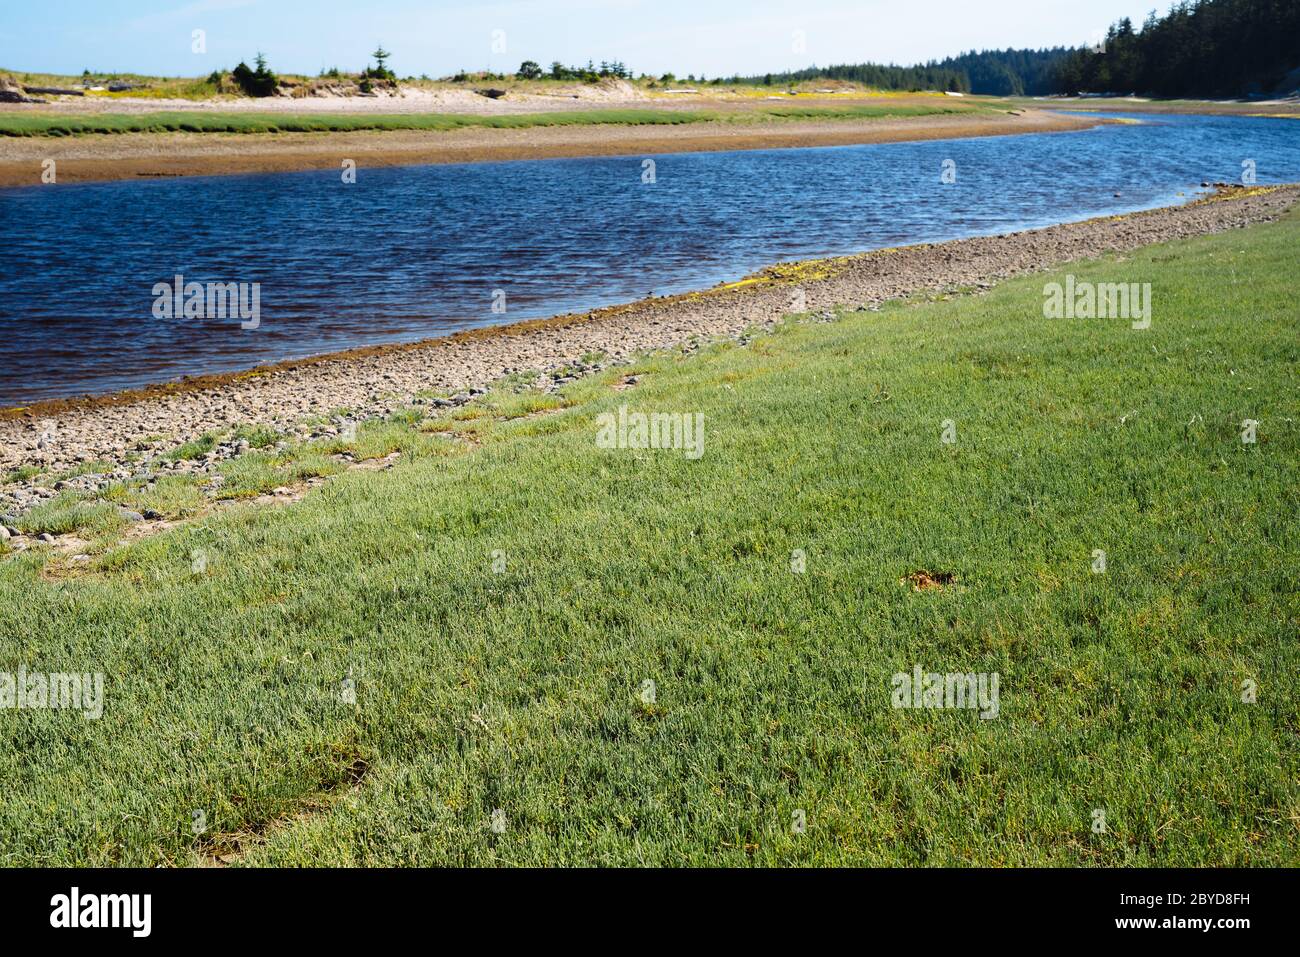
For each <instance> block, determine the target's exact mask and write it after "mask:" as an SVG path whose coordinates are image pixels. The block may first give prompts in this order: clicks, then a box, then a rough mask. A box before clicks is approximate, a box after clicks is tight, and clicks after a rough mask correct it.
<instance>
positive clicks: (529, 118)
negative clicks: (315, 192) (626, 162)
mask: <svg viewBox="0 0 1300 957" xmlns="http://www.w3.org/2000/svg"><path fill="white" fill-rule="evenodd" d="M980 109H982V107H977V106H966V105H961V106H954V105H949V104H944V105H936V106H933V107H930V106H915V105H906V106H904V105H899V104H895V103H889V102H883V103H861V104H845V105H844V106H840V107H825V108H819V107H811V106H794V105H791V106H780V107H772V108H761V109H755V110H751V111H746V112H743V113H728V112H722V111H717V110H692V111H689V112H686V111H667V110H652V109H638V110H574V111H572V112H564V113H521V114H513V115H507V116H471V115H464V114H452V113H402V114H382V113H372V114H338V113H333V114H319V113H311V114H267V113H199V112H195V113H141V114H100V115H84V116H70V115H69V116H64V115H55V114H41V113H3V114H0V136H74V135H78V134H83V133H170V132H186V133H324V132H338V131H353V130H454V129H462V128H465V127H494V128H502V129H523V128H527V127H534V126H591V125H616V126H647V125H670V126H675V125H681V124H684V123H704V122H732V123H749V122H762V121H763V120H773V119H788V118H803V119H810V118H811V119H817V118H821V119H888V118H896V117H904V116H928V115H933V114H939V113H968V112H974V111H978V110H980Z"/></svg>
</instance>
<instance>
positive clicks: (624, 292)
mask: <svg viewBox="0 0 1300 957" xmlns="http://www.w3.org/2000/svg"><path fill="white" fill-rule="evenodd" d="M946 159H952V160H953V161H955V163H956V171H957V182H956V183H955V184H953V185H942V184H940V182H939V176H940V170H941V165H942V163H943V161H944V160H946ZM1245 159H1253V160H1254V161H1255V163H1256V169H1257V175H1258V179H1259V182H1261V183H1270V182H1287V181H1297V180H1300V121H1296V120H1283V119H1263V118H1258V119H1257V118H1241V117H1202V116H1169V117H1144V118H1143V123H1142V125H1138V126H1132V125H1124V126H1109V127H1102V128H1099V129H1096V130H1091V131H1087V132H1081V133H1056V134H1036V135H1027V136H1015V137H989V138H983V139H964V140H948V141H932V142H924V143H895V144H882V145H874V146H847V147H826V148H816V149H787V150H764V151H756V152H737V153H696V154H679V155H669V156H656V157H654V160H655V163H656V164H657V168H656V170H655V173H656V180H657V181H656V182H655V183H654V184H653V185H646V184H643V183H642V170H643V167H642V157H612V158H598V159H560V160H536V161H524V162H510V163H486V164H471V165H454V166H423V167H407V168H393V169H374V170H370V169H365V168H364V167H363V168H362V169H361V170H360V171H359V175H358V181H357V183H356V184H355V185H351V186H345V185H343V184H342V183H341V181H340V175H339V173H337V172H328V173H322V172H303V173H278V174H267V175H251V176H227V177H202V178H190V179H172V180H149V181H138V182H117V183H102V184H86V185H67V186H57V187H55V186H35V187H25V188H21V189H9V190H0V250H3V264H2V265H0V370H3V372H2V374H0V406H8V405H15V404H21V403H24V402H30V401H33V400H37V399H43V398H54V397H63V396H69V395H76V394H82V393H103V392H108V391H112V390H116V389H122V388H127V387H132V386H139V385H144V384H147V383H151V382H160V381H165V380H167V379H171V378H175V377H178V376H181V375H186V374H197V373H209V372H222V371H231V370H236V369H242V368H248V367H251V366H254V365H257V364H259V363H263V362H272V361H277V360H281V359H288V358H297V357H302V356H307V355H312V354H318V353H322V352H329V351H333V350H337V349H343V348H348V347H352V346H359V345H367V344H375V343H383V342H394V341H410V340H415V339H421V338H425V337H429V336H436V335H443V334H446V333H448V332H452V331H455V330H458V329H465V328H469V327H474V326H483V325H490V324H494V323H499V322H515V321H518V320H521V319H527V318H533V317H538V316H548V315H553V314H556V313H562V312H571V311H582V310H585V309H590V308H593V307H596V306H600V305H608V304H612V303H619V302H626V301H629V300H634V299H639V298H642V297H643V296H645V295H646V294H647V293H651V292H653V293H655V294H667V293H674V292H682V291H685V290H689V289H698V288H702V287H706V286H710V285H713V284H714V283H716V282H718V281H720V280H730V279H736V278H739V277H740V276H741V275H743V274H745V273H747V272H751V271H753V270H754V269H757V268H759V267H761V266H764V265H767V264H769V263H773V262H778V261H782V260H792V259H804V258H809V257H816V256H828V255H836V254H844V253H850V252H858V251H862V250H866V249H873V248H879V247H884V246H896V245H901V244H905V243H915V242H931V241H940V240H946V239H954V238H959V237H963V236H972V235H979V234H989V233H999V232H1005V231H1009V230H1014V229H1023V228H1030V227H1034V226H1044V225H1048V224H1051V223H1057V222H1064V221H1069V220H1078V219H1086V218H1088V217H1092V216H1098V215H1103V214H1110V213H1116V212H1125V211H1130V210H1135V209H1143V208H1150V207H1152V206H1160V205H1166V204H1170V203H1175V202H1179V201H1181V200H1180V196H1179V194H1180V193H1182V194H1185V195H1184V197H1183V198H1192V197H1193V196H1194V195H1195V193H1196V191H1197V188H1198V187H1199V185H1200V183H1201V182H1202V181H1203V180H1210V181H1216V180H1224V181H1239V180H1240V177H1241V175H1242V161H1243V160H1245ZM1116 192H1118V193H1120V194H1121V195H1120V197H1119V198H1116V197H1115V195H1114V194H1115V193H1116ZM177 273H180V274H182V275H184V277H185V279H186V281H198V282H203V283H207V282H246V283H254V282H256V283H260V284H261V325H260V327H259V328H257V329H255V330H254V329H249V330H244V329H241V328H240V323H239V320H238V319H237V318H231V319H225V320H219V319H210V320H209V319H188V320H187V319H157V318H155V317H154V315H153V304H154V295H153V287H154V284H155V283H159V282H171V281H172V279H173V276H174V275H175V274H177ZM496 290H503V291H504V293H505V297H506V298H505V304H506V312H505V313H504V314H500V313H494V312H493V308H492V307H493V294H494V292H495V291H496Z"/></svg>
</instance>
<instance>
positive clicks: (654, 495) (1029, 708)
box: [0, 215, 1300, 866]
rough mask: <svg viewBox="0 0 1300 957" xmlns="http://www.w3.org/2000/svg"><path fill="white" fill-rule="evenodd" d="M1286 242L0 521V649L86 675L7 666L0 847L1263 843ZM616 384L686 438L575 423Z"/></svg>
mask: <svg viewBox="0 0 1300 957" xmlns="http://www.w3.org/2000/svg"><path fill="white" fill-rule="evenodd" d="M1297 250H1300V218H1297V217H1296V216H1295V215H1292V216H1291V217H1290V218H1288V219H1287V220H1285V221H1283V222H1280V223H1275V224H1271V225H1267V226H1263V227H1256V228H1253V229H1251V230H1249V231H1242V232H1232V233H1226V234H1221V235H1218V236H1213V237H1207V238H1203V239H1198V240H1194V241H1189V242H1183V243H1178V244H1173V245H1168V246H1160V247H1151V248H1149V249H1146V250H1143V251H1141V252H1139V253H1136V254H1133V255H1131V256H1125V257H1123V258H1117V259H1108V260H1104V261H1099V262H1094V263H1088V264H1078V265H1075V266H1073V267H1071V268H1070V269H1069V270H1060V271H1058V272H1056V273H1053V274H1049V275H1044V276H1041V277H1029V278H1025V279H1020V280H1015V281H1011V282H1007V283H1005V284H1004V285H1002V286H1000V287H998V288H996V289H994V290H993V291H992V292H990V293H987V294H983V295H956V296H954V297H952V298H951V299H946V300H943V301H930V302H909V303H896V304H891V305H889V306H886V307H885V308H883V309H881V310H880V311H879V312H862V313H847V314H844V315H843V316H841V317H840V318H839V321H837V322H835V323H811V322H799V321H794V322H790V323H788V324H786V325H785V326H783V327H781V328H780V329H778V330H777V331H776V332H775V333H773V334H770V335H761V336H758V337H756V338H754V339H753V340H752V341H750V342H749V344H748V345H745V346H740V345H736V344H726V345H718V346H714V347H710V348H708V349H707V350H705V351H704V353H703V354H701V355H696V356H692V357H687V358H683V357H681V356H678V355H668V354H665V355H657V356H651V357H647V358H646V359H645V360H643V361H641V362H640V363H639V364H638V365H637V367H636V368H635V369H633V370H632V371H635V372H637V373H639V374H640V376H641V378H640V381H639V382H638V383H637V384H636V385H635V386H634V387H632V388H630V389H626V390H623V391H615V390H614V389H613V388H612V386H613V385H614V384H615V382H616V380H618V379H619V377H620V376H621V375H622V372H621V371H619V372H610V373H608V374H606V375H604V376H603V377H601V378H596V379H589V380H581V381H578V382H575V383H573V384H571V385H570V386H569V387H568V389H567V392H566V393H565V395H564V397H563V398H562V399H561V400H554V399H546V398H541V397H536V396H531V395H528V394H523V395H518V394H515V393H514V391H513V390H512V389H511V388H510V387H509V386H507V387H503V388H501V389H498V390H495V391H493V392H492V393H491V394H490V395H489V396H487V397H486V398H485V399H483V400H482V401H480V402H478V403H476V404H474V405H472V406H469V407H466V408H464V409H461V410H458V411H455V412H451V413H444V414H441V415H440V416H439V417H436V418H426V417H423V416H422V415H421V414H420V413H413V414H412V415H410V416H407V417H399V418H398V419H396V420H394V421H393V422H390V423H387V424H383V425H376V426H374V427H371V428H368V429H363V430H362V431H361V433H360V434H359V435H358V436H357V439H356V442H355V443H352V445H353V446H354V447H355V449H356V451H357V453H358V454H359V455H363V456H374V455H382V454H386V453H388V452H391V451H394V450H401V451H403V453H404V454H403V456H402V457H401V459H400V460H399V463H398V464H397V465H396V466H395V467H394V468H392V469H391V470H388V471H382V472H364V471H352V472H348V473H345V474H338V475H335V476H334V477H332V478H330V479H329V480H328V482H327V483H326V484H324V485H322V486H321V487H318V488H316V489H314V490H312V491H311V492H310V493H308V494H307V495H306V497H305V498H303V499H302V500H301V501H298V502H295V503H293V504H291V505H287V506H283V507H273V508H267V507H261V506H257V505H254V504H248V505H242V506H235V507H232V508H227V509H224V510H221V511H216V512H211V513H207V514H206V515H204V514H202V513H197V514H196V515H195V516H194V517H193V518H191V520H190V521H188V522H186V523H184V524H182V525H179V526H178V527H176V528H174V529H172V530H170V531H168V532H165V533H163V534H160V535H157V536H153V537H149V538H145V539H143V540H140V541H135V542H127V543H123V544H116V545H115V544H113V539H112V534H113V529H112V528H111V527H110V526H109V525H101V526H99V527H94V528H91V529H90V530H88V531H87V535H88V536H90V535H92V534H97V535H103V536H104V538H103V539H102V541H101V542H100V544H99V545H98V546H97V547H96V548H95V549H94V553H95V554H94V559H93V561H92V562H90V563H89V565H88V567H80V568H72V567H70V566H69V565H68V564H67V562H66V561H64V560H63V559H60V558H58V557H56V556H53V555H46V554H41V553H40V552H39V551H35V550H34V551H32V552H28V553H25V554H24V555H21V556H11V557H10V558H9V559H7V560H5V561H4V562H2V563H0V672H6V671H8V672H14V671H17V669H18V668H19V667H25V668H26V669H27V670H29V671H35V672H72V671H77V672H95V671H100V672H103V673H104V674H105V689H104V709H103V717H102V718H101V719H99V720H85V719H83V718H82V717H81V716H80V715H78V714H75V713H70V712H66V711H49V710H47V711H35V710H23V711H18V710H7V711H6V710H0V780H3V781H4V782H5V786H4V789H3V791H0V861H2V862H3V863H5V864H10V865H14V864H31V863H44V864H155V863H173V864H189V863H197V862H201V861H203V860H210V859H213V858H216V857H222V858H225V859H226V861H227V862H228V863H244V864H254V865H256V864H565V863H569V864H572V863H602V864H630V865H635V864H747V863H758V864H830V863H854V864H967V863H970V864H993V865H1003V864H1011V865H1019V864H1051V865H1079V864H1084V865H1087V864H1108V865H1139V864H1144V865H1149V864H1159V865H1204V864H1253V865H1266V864H1267V865H1278V864H1289V865H1293V866H1294V865H1296V864H1297V863H1300V853H1298V852H1297V847H1300V840H1298V837H1300V783H1298V782H1300V749H1298V746H1297V740H1298V739H1297V734H1298V732H1300V699H1298V698H1297V695H1296V688H1297V687H1300V647H1298V646H1297V642H1296V634H1297V624H1298V621H1300V598H1298V596H1297V589H1296V587H1295V583H1296V580H1297V572H1300V567H1298V566H1300V560H1298V556H1300V526H1298V525H1297V523H1296V520H1295V515H1296V510H1297V505H1298V504H1300V502H1298V501H1297V499H1298V498H1300V496H1298V494H1297V489H1298V488H1300V484H1298V483H1297V481H1296V478H1297V463H1300V435H1298V433H1297V422H1298V421H1300V398H1298V396H1300V391H1298V390H1297V388H1296V386H1297V381H1296V380H1297V370H1298V369H1300V364H1298V361H1300V338H1298V337H1297V335H1296V332H1297V329H1296V325H1297V318H1296V312H1295V278H1294V277H1295V276H1296V275H1297V274H1300V253H1298V252H1297ZM1067 271H1068V272H1071V273H1073V274H1074V275H1075V276H1076V279H1077V280H1079V281H1092V282H1138V283H1151V286H1152V303H1153V308H1152V313H1151V319H1152V321H1151V327H1150V328H1149V329H1146V330H1135V329H1133V328H1131V323H1130V322H1128V321H1126V320H1122V319H1076V320H1064V319H1061V320H1051V319H1046V318H1044V317H1043V302H1044V283H1045V282H1047V281H1061V282H1063V281H1064V273H1065V272H1067ZM619 406H627V407H628V408H629V410H632V411H643V412H683V413H700V414H702V415H703V416H704V423H705V439H704V446H703V454H702V455H701V456H700V457H699V458H698V459H693V458H690V457H688V456H687V455H685V454H683V453H682V452H681V451H674V450H671V449H643V450H629V449H622V450H609V449H602V448H599V447H597V443H596V441H595V439H596V435H597V424H598V421H597V417H598V416H599V415H600V414H601V413H606V412H615V411H616V410H617V409H618V407H619ZM1247 419H1250V420H1255V421H1257V422H1258V423H1259V424H1258V426H1257V432H1256V439H1257V441H1255V442H1254V443H1246V442H1243V440H1242V432H1243V426H1242V423H1243V421H1245V420H1247ZM945 430H947V431H948V433H949V435H950V436H952V437H954V438H955V441H954V442H952V443H945V442H944V441H943V437H944V433H945ZM339 447H340V444H339V443H338V442H337V441H334V442H333V443H332V444H331V445H330V446H328V447H322V446H319V445H318V446H314V447H305V448H300V449H289V450H284V451H281V452H276V451H275V450H274V449H271V448H267V449H266V450H265V451H263V452H260V453H257V454H255V455H253V456H250V457H249V459H248V460H247V461H242V460H241V464H239V466H238V468H239V469H242V470H244V471H243V472H242V473H241V474H237V475H232V483H233V484H232V488H233V489H234V490H235V492H234V493H233V494H250V495H251V494H255V493H256V492H258V491H263V490H265V489H266V487H267V486H269V485H270V484H272V483H276V482H280V483H283V482H291V481H293V480H295V478H297V477H301V476H302V475H306V474H319V473H327V472H331V471H336V469H333V468H331V467H330V466H329V463H330V462H331V461H332V460H331V459H330V458H329V453H330V452H332V451H336V450H337V449H338V448H339ZM241 483H242V484H241ZM153 494H155V495H157V494H159V493H158V492H157V491H156V490H155V492H154V493H153ZM166 494H167V495H168V496H171V498H172V504H173V506H174V507H175V508H176V509H177V514H183V513H185V512H186V510H187V508H190V507H193V505H194V503H193V502H187V500H186V498H185V496H184V495H183V494H182V493H181V492H180V491H178V490H177V489H171V490H169V491H167V492H166ZM113 500H114V501H125V502H132V499H131V497H130V490H119V492H117V493H115V494H114V498H113ZM76 505H78V506H80V507H82V508H84V509H89V510H90V511H89V512H87V513H86V515H85V516H83V517H81V518H78V517H74V518H72V519H70V520H69V522H70V527H75V526H76V525H77V523H78V522H80V521H83V520H84V521H86V522H87V523H90V524H92V525H93V523H94V521H95V519H93V518H92V517H90V515H91V512H93V510H94V508H95V506H94V505H93V504H91V503H76ZM59 507H61V508H72V507H74V506H73V505H71V504H68V503H61V504H60V506H59ZM796 550H797V551H798V552H801V553H802V555H803V557H804V561H805V564H804V566H803V571H802V572H799V571H797V570H796V569H797V568H798V567H799V562H798V560H797V558H798V556H797V555H796V554H795V553H796ZM1098 550H1101V551H1104V552H1105V553H1106V567H1105V571H1104V573H1099V572H1098V571H1095V570H1094V569H1095V568H1096V567H1097V560H1096V558H1095V553H1096V551H1098ZM918 583H920V584H924V585H926V586H932V587H921V588H918ZM917 665H920V666H921V667H922V668H923V669H925V670H926V671H934V672H971V673H991V672H997V673H998V674H999V676H1000V702H999V708H998V716H997V717H996V718H993V719H991V720H983V719H981V718H980V717H979V716H978V715H977V714H976V713H974V712H972V711H970V710H939V711H930V710H908V709H901V710H900V709H895V708H894V707H892V705H891V691H892V688H891V679H892V676H893V675H894V674H895V673H899V672H902V673H910V672H911V671H912V669H913V668H914V667H915V666H917ZM651 682H652V683H653V684H652V685H651V684H648V683H651ZM1252 686H1253V687H1254V688H1255V689H1256V690H1255V695H1254V696H1253V697H1254V700H1253V702H1252V701H1249V700H1243V697H1245V698H1250V697H1252V696H1251V695H1249V694H1247V693H1245V691H1244V690H1243V689H1244V688H1249V687H1252ZM1099 811H1100V812H1102V813H1103V814H1104V821H1105V829H1104V830H1101V829H1098V828H1097V822H1098V821H1099V818H1098V814H1097V812H1099ZM497 812H499V813H497ZM801 814H802V818H803V819H805V820H806V828H804V829H803V830H802V833H800V831H799V829H798V828H796V827H794V826H793V825H794V823H795V822H797V821H798V820H799V819H800V815H801ZM196 822H197V823H196ZM494 822H495V826H494ZM200 823H201V824H202V827H199V826H198V824H200Z"/></svg>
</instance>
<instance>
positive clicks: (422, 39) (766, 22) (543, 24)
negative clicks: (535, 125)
mask: <svg viewBox="0 0 1300 957" xmlns="http://www.w3.org/2000/svg"><path fill="white" fill-rule="evenodd" d="M1169 5H1170V4H1169V0H983V2H978V0H800V2H790V0H499V2H493V0H486V2H485V0H39V2H25V0H6V3H5V6H6V9H5V11H4V15H3V18H0V68H6V69H12V70H18V71H40V72H51V73H80V72H81V71H82V70H84V69H91V70H95V71H122V72H126V71H130V72H137V73H146V74H161V75H169V76H170V75H177V76H197V75H199V74H206V73H210V72H211V71H212V70H214V69H216V68H218V67H225V68H229V67H231V66H233V65H234V64H235V63H237V62H238V61H239V60H241V59H246V60H249V61H250V62H251V60H252V58H253V55H254V54H255V53H256V52H257V51H258V50H261V51H263V52H264V53H266V55H267V57H268V59H269V60H270V62H271V66H272V67H273V68H276V69H279V70H282V71H284V72H289V73H308V74H314V73H316V72H317V71H319V70H321V69H322V68H326V67H331V66H338V67H340V68H343V69H345V70H346V69H359V68H360V67H361V66H363V65H364V64H365V62H366V59H367V54H368V53H369V52H370V51H371V50H373V49H374V48H375V45H376V44H377V43H379V42H382V43H383V44H384V46H385V47H387V48H388V49H389V50H391V51H393V58H392V61H391V63H390V65H391V66H392V67H393V69H395V70H396V71H397V72H398V73H399V74H401V75H403V76H406V75H417V76H418V75H419V74H421V73H428V74H429V75H431V76H439V75H445V74H448V73H452V72H454V71H455V70H457V69H461V68H463V69H467V70H478V69H486V68H491V69H494V70H496V71H498V72H503V71H513V70H514V69H516V68H517V67H518V66H519V63H520V62H521V61H522V60H525V59H531V60H536V61H538V62H539V63H541V64H542V65H543V66H545V65H547V64H549V63H550V62H551V61H552V60H562V61H565V62H571V63H579V62H585V61H586V60H588V59H594V60H596V61H597V62H599V61H600V60H603V59H610V60H623V61H624V62H625V63H627V64H628V66H629V67H631V68H632V69H633V70H635V71H637V72H643V71H644V72H646V73H655V74H658V73H662V72H664V71H666V70H673V71H675V72H677V73H678V74H679V75H685V74H687V73H695V74H697V75H699V74H704V75H707V76H710V77H712V76H716V75H719V74H723V75H730V74H732V73H737V72H739V73H743V74H751V73H762V72H766V71H769V70H771V71H777V70H784V69H789V68H799V67H804V66H808V65H810V64H812V63H817V64H821V65H826V64H830V63H857V62H863V61H867V60H872V61H878V62H896V63H914V62H918V61H925V60H928V59H931V58H942V57H944V56H948V55H950V54H956V53H960V52H962V51H964V50H970V49H981V48H985V47H1005V46H1014V47H1024V46H1032V47H1039V46H1055V45H1058V44H1066V45H1075V44H1081V43H1086V42H1088V41H1089V40H1091V39H1092V38H1093V37H1094V35H1095V34H1097V33H1099V32H1100V31H1104V30H1105V28H1106V27H1107V25H1108V24H1109V23H1111V22H1112V21H1113V20H1115V19H1117V18H1119V17H1122V16H1129V17H1132V18H1133V19H1134V21H1135V22H1137V23H1140V22H1141V21H1142V20H1143V19H1144V18H1145V16H1146V13H1147V12H1148V11H1149V10H1150V9H1152V8H1153V7H1154V8H1156V9H1158V10H1159V11H1160V12H1161V13H1163V12H1165V11H1166V10H1167V9H1168V7H1169ZM196 29H202V30H204V31H206V39H207V52H206V53H204V54H196V53H194V52H193V51H192V50H191V45H192V43H191V35H192V31H194V30H196ZM496 31H499V32H496ZM494 41H495V42H494ZM800 44H802V51H803V52H800V51H799V49H798V47H799V46H800ZM494 46H495V48H496V49H494ZM502 47H504V50H501V49H500V48H502Z"/></svg>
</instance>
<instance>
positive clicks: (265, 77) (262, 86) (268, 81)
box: [209, 53, 278, 97]
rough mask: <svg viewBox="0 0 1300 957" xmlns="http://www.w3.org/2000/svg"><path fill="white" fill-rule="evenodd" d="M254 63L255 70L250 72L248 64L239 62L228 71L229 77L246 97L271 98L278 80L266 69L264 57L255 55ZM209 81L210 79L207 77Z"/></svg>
mask: <svg viewBox="0 0 1300 957" xmlns="http://www.w3.org/2000/svg"><path fill="white" fill-rule="evenodd" d="M256 63H257V69H256V70H250V69H249V68H248V64H247V63H244V62H243V61H242V60H241V61H240V63H239V65H238V66H236V67H235V68H234V69H233V70H231V71H230V75H231V77H232V78H233V79H234V81H235V85H236V86H238V87H239V89H240V90H241V91H242V92H243V93H244V94H245V95H246V96H256V97H262V96H271V95H272V94H273V93H275V88H276V85H277V84H278V80H277V79H276V76H275V74H274V73H273V72H272V71H271V70H270V69H269V68H268V67H267V65H266V57H264V56H263V55H262V54H260V53H259V54H258V55H257V60H256ZM209 79H211V77H209Z"/></svg>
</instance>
